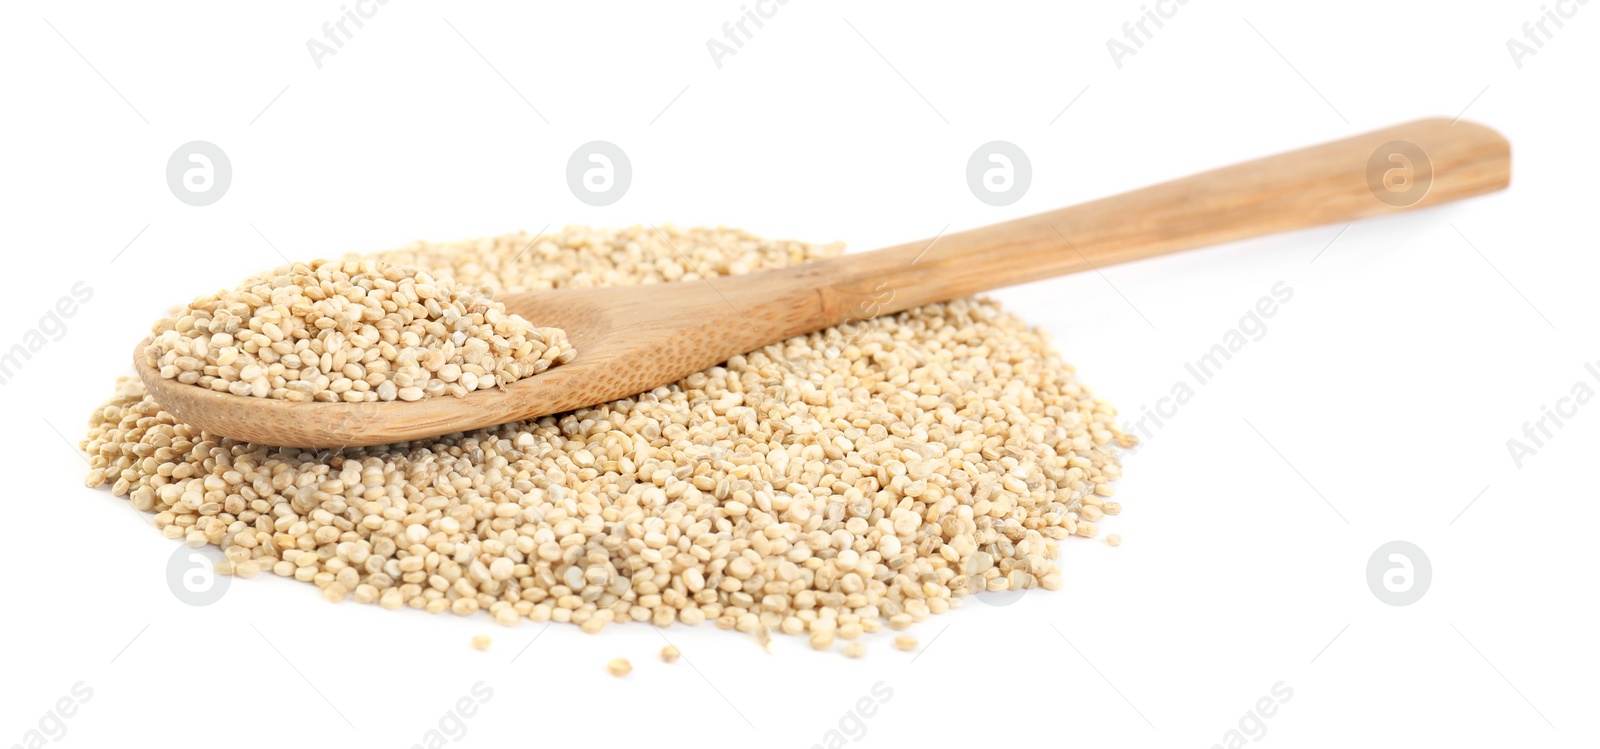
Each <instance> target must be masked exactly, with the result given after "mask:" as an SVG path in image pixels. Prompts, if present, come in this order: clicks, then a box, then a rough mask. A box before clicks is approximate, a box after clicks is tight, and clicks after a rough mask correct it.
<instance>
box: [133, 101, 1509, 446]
mask: <svg viewBox="0 0 1600 749" xmlns="http://www.w3.org/2000/svg"><path fill="white" fill-rule="evenodd" d="M1395 141H1403V142H1406V143H1410V144H1414V145H1415V146H1416V147H1417V148H1419V149H1420V150H1421V152H1422V153H1423V154H1425V155H1426V158H1425V162H1426V163H1425V164H1416V165H1413V166H1415V167H1417V173H1418V174H1426V170H1427V167H1428V166H1430V165H1431V178H1429V179H1428V181H1427V192H1426V194H1425V195H1424V196H1423V197H1422V198H1421V199H1420V200H1417V201H1416V202H1415V203H1412V204H1410V205H1405V206H1395V205H1390V204H1389V203H1386V202H1384V201H1383V200H1380V199H1379V197H1378V196H1377V194H1375V193H1374V190H1373V188H1372V187H1371V186H1370V184H1369V172H1370V171H1371V169H1369V160H1371V159H1372V157H1373V154H1374V152H1375V151H1376V150H1377V149H1379V147H1380V146H1384V145H1385V144H1388V143H1392V142H1395ZM1385 163H1386V162H1385ZM1510 168H1511V149H1510V144H1509V143H1507V142H1506V140H1505V139H1504V138H1502V137H1501V136H1500V135H1499V134H1498V133H1495V132H1494V131H1493V130H1490V129H1489V128H1486V127H1483V126H1481V125H1476V124H1473V123H1470V122H1454V123H1452V122H1451V121H1449V120H1444V119H1428V120H1418V121H1416V122H1411V123H1407V124H1404V125H1398V126H1396V127H1392V128H1387V129H1384V130H1378V131H1374V132H1370V133H1365V134H1363V135H1357V136H1355V137H1352V138H1347V139H1345V140H1340V141H1335V142H1332V143H1326V144H1323V145H1319V146H1313V147H1310V148H1305V149H1301V150H1298V151H1292V152H1289V153H1284V154H1279V155H1276V156H1269V157H1267V158H1263V159H1257V160H1255V161H1250V162H1246V163H1242V164H1236V165H1233V166H1228V167H1224V168H1221V169H1216V170H1213V171H1209V172H1204V173H1201V174H1196V175H1193V176H1190V177H1184V178H1182V179H1177V180H1173V181H1171V182H1165V183H1162V184H1159V185H1154V186H1151V187H1146V188H1143V189H1139V190H1134V191H1132V192H1126V193H1122V194H1119V195H1113V196H1111V197H1108V198H1102V199H1100V200H1095V201H1092V202H1089V203H1084V204H1081V205H1076V206H1072V207H1069V208H1062V209H1059V210H1055V211H1050V212H1047V213H1041V214H1038V215H1034V216H1028V217H1025V218H1020V219H1016V220H1014V221H1008V222H1005V223H1000V224H995V225H992V226H986V227H983V228H979V229H973V230H971V231H965V232H960V233H956V234H950V235H946V236H942V237H939V238H938V239H937V240H936V241H933V242H932V243H931V244H930V241H929V240H921V241H918V242H910V243H907V244H903V245H897V246H894V247H889V248H885V249H881V250H876V251H873V252H866V253H858V254H850V255H845V256H841V257H838V258H832V259H828V260H823V261H819V262H814V263H807V264H805V265H801V266H796V267H793V268H783V269H777V270H770V271H763V272H759V273H752V274H748V275H743V276H731V277H722V278H716V279H710V280H700V281H690V282H684V283H670V284H654V285H648V286H626V287H615V288H601V289H574V290H559V291H543V292H532V293H525V294H512V295H507V296H503V297H501V298H500V301H502V302H505V304H506V306H507V307H508V308H509V309H510V310H511V311H512V312H515V313H517V314H519V315H521V316H523V317H525V318H527V319H528V320H530V321H532V322H533V323H534V324H536V325H549V326H555V327H560V328H563V329H565V330H566V331H567V335H568V337H569V338H570V339H571V341H572V343H573V345H574V346H575V347H576V348H577V350H578V357H577V359H575V360H573V361H572V362H570V363H567V364H564V365H561V366H558V367H553V368H551V369H549V370H547V371H545V372H544V373H542V374H539V375H537V376H535V377H530V378H526V379H523V380H519V381H517V382H515V383H512V384H511V385H510V386H509V387H507V388H505V389H504V390H489V391H479V392H474V393H472V394H470V395H468V396H467V397H465V398H453V397H448V396H446V397H439V398H429V399H424V400H421V401H416V402H412V403H404V402H389V403H370V404H343V403H293V402H289V401H280V400H271V399H266V398H252V397H246V396H235V395H229V394H226V393H218V392H214V391H211V390H206V389H202V388H199V387H195V386H193V385H183V384H179V383H178V382H176V381H174V380H166V379H163V378H162V377H161V376H160V375H159V374H158V373H157V372H155V371H154V370H153V369H151V368H150V367H148V366H146V365H145V364H144V361H143V357H142V356H140V355H139V352H140V351H142V350H143V348H144V346H145V345H146V344H147V343H148V341H146V342H144V343H141V344H140V346H139V348H138V349H137V350H136V351H135V355H134V365H135V367H136V368H137V369H138V372H139V376H140V377H141V378H142V379H143V380H144V383H145V385H146V387H148V388H149V390H150V393H151V395H152V396H154V397H155V399H156V401H157V402H159V403H160V404H161V405H162V407H163V408H165V409H166V410H167V411H169V412H171V413H172V414H173V415H175V416H176V417H178V418H179V419H181V420H182V421H184V422H186V423H188V424H191V425H193V426H198V427H200V428H202V429H205V430H206V431H207V432H211V433H212V434H218V435H224V436H228V437H232V438H234V439H241V440H249V441H252V442H261V443H265V444H271V445H284V446H297V447H346V446H359V445H376V444H387V443H393V442H404V441H408V440H416V439H422V438H425V437H431V436H435V435H440V434H448V433H451V432H457V431H465V430H470V429H477V428H481V427H486V426H493V425H496V424H503V423H506V422H509V421H517V420H522V419H529V418H533V417H537V416H543V415H547V414H556V413H562V412H565V411H570V410H572V409H575V408H580V407H583V406H589V405H595V404H600V403H605V402H608V401H612V400H616V399H618V398H625V397H628V396H630V395H634V394H636V393H640V392H644V391H646V390H650V389H652V388H655V387H660V386H662V385H667V384H671V383H672V382H675V381H677V380H679V379H682V378H683V377H685V376H687V375H689V374H692V373H694V372H698V371H700V370H702V369H705V368H707V367H710V366H713V365H716V364H718V363H721V362H723V361H726V360H727V359H728V358H729V357H732V356H734V355H736V354H740V353H744V352H747V351H751V350H754V349H757V348H760V347H762V346H764V345H767V344H769V343H773V342H776V341H781V340H783V339H785V338H789V337H792V336H796V335H801V334H804V333H809V332H811V331H815V330H819V329H822V328H826V327H829V326H832V325H838V324H841V323H846V322H851V321H857V320H865V319H870V318H872V317H876V316H879V315H885V314H892V313H895V312H899V311H902V310H905V309H909V308H912V307H916V306H920V305H923V304H930V303H933V302H940V301H946V300H949V299H955V298H958V297H963V296H967V295H970V294H975V293H978V292H981V291H987V290H990V289H995V288H999V287H1002V286H1009V285H1012V284H1018V283H1025V282H1028V281H1036V280H1040V279H1044V278H1051V277H1054V276H1059V275H1064V274H1067V273H1074V272H1077V271H1081V270H1088V269H1091V268H1102V267H1105V266H1107V265H1113V264H1116V263H1123V262H1129V261H1132V260H1139V259H1143V258H1149V257H1154V256H1157V255H1163V254H1167V253H1172V252H1178V251H1181V250H1186V249H1191V248H1195V247H1203V246H1207V245H1213V244H1218V243H1222V242H1228V241H1232V240H1237V239H1243V238H1247V237H1254V236H1259V235H1263V234H1269V233H1273V232H1281V231H1290V230H1294V229H1302V228H1306V227H1311V226H1318V225H1322V224H1329V223H1340V222H1347V221H1354V220H1356V219H1361V218H1366V217H1369V216H1381V215H1387V214H1391V213H1398V212H1401V211H1408V210H1415V209H1418V208H1425V207H1428V206H1433V205H1439V204H1441V203H1447V202H1450V201H1454V200H1460V199H1462V198H1467V197H1471V196H1474V195H1481V194H1484V193H1488V192H1492V191H1495V190H1499V189H1502V188H1504V187H1506V185H1507V184H1508V183H1509V181H1510Z"/></svg>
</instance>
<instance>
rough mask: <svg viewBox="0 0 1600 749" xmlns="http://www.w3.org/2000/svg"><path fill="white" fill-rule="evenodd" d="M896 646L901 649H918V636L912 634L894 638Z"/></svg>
mask: <svg viewBox="0 0 1600 749" xmlns="http://www.w3.org/2000/svg"><path fill="white" fill-rule="evenodd" d="M894 646H895V647H897V648H899V649H901V650H916V649H917V638H915V637H912V636H911V635H900V636H899V637H896V638H894Z"/></svg>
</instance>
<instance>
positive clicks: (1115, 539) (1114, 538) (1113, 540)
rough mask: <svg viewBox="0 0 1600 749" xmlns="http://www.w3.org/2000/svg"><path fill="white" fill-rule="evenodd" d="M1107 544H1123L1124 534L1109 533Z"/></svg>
mask: <svg viewBox="0 0 1600 749" xmlns="http://www.w3.org/2000/svg"><path fill="white" fill-rule="evenodd" d="M1106 544H1107V545H1108V546H1121V545H1122V536H1119V535H1117V534H1115V533H1110V534H1107V535H1106Z"/></svg>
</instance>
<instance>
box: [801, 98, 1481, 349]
mask: <svg viewBox="0 0 1600 749" xmlns="http://www.w3.org/2000/svg"><path fill="white" fill-rule="evenodd" d="M1510 179H1511V145H1510V143H1508V142H1507V141H1506V139H1505V138H1504V137H1502V136H1501V135H1500V134H1499V133H1496V132H1495V131H1493V130H1491V129H1489V128H1487V127H1484V126H1482V125H1478V124H1475V123H1472V122H1464V121H1455V122H1452V121H1450V120H1446V119H1425V120H1417V121H1415V122H1409V123H1406V124H1403V125H1397V126H1395V127H1390V128H1386V129H1383V130H1376V131H1373V132H1369V133H1365V134H1362V135H1357V136H1354V137H1351V138H1346V139H1344V140H1339V141H1334V142H1332V143H1324V144H1322V145H1318V146H1311V147H1309V148H1303V149H1300V150H1296V151H1289V152H1287V153H1281V154H1278V155H1275V156H1268V157H1266V158H1262V159H1256V160H1254V161H1248V162H1244V163H1241V164H1235V165H1233V166H1227V167H1222V168H1220V169H1214V170H1212V171H1209V172H1202V173H1200V174H1195V175H1192V176H1189V177H1184V178H1181V179H1176V180H1173V181H1171V182H1164V183H1162V184H1158V185H1153V186H1151V187H1145V188H1142V189H1138V190H1133V191H1131V192H1125V193H1122V194H1120V195H1113V196H1111V197H1108V198H1101V199H1099V200H1095V201H1092V202H1089V203H1083V204H1080V205H1075V206H1071V207H1068V208H1062V209H1059V210H1054V211H1050V212H1047V213H1040V214H1036V215H1033V216H1028V217H1025V218H1020V219H1016V220H1013V221H1007V222H1005V223H1000V224H994V225H991V226H985V227H982V228H978V229H972V230H970V231H964V232H960V233H957V234H949V235H945V236H941V237H938V238H936V239H934V240H932V241H929V240H922V241H918V242H911V243H908V244H903V245H898V246H895V247H889V248H885V249H882V250H876V251H873V252H866V253H860V254H851V255H845V256H842V257H838V258H834V259H830V260H826V261H823V262H820V263H810V264H807V265H805V266H801V267H799V268H796V269H793V273H792V274H791V275H793V276H800V277H799V278H791V279H789V281H790V282H793V283H800V284H802V285H808V286H811V287H812V288H813V289H816V293H817V295H818V296H820V298H821V303H820V304H812V305H808V306H810V307H811V308H812V309H814V310H817V312H816V315H817V319H814V320H810V321H806V323H805V324H804V325H803V327H806V329H807V330H815V329H817V328H820V327H826V326H829V325H836V324H840V323H844V322H850V321H855V320H863V319H869V318H870V317H875V316H877V315H883V314H891V313H894V312H899V311H901V310H905V309H909V308H911V307H916V306H919V305H923V304H930V303H933V302H940V301H946V300H949V299H955V298H957V297H962V296H967V295H969V294H974V293H977V292H981V291H987V290H990V289H995V288H999V287H1002V286H1010V285H1013V284H1019V283H1026V282H1028V281H1037V280H1040V279H1044V278H1051V277H1054V276H1060V275H1065V274H1067V273H1075V272H1078V271H1083V270H1090V269H1095V268H1103V267H1105V266H1107V265H1113V264H1116V263H1125V262H1129V261H1133V260H1141V259H1144V258H1148V257H1155V256H1157V255H1165V254H1168V253H1172V252H1178V251H1180V250H1187V249H1192V248H1195V247H1204V246H1207V245H1214V244H1220V243H1223V242H1229V241H1233V240H1237V239H1245V238H1248V237H1255V236H1260V235H1263V234H1270V233H1273V232H1283V231H1291V230H1294V229H1304V228H1307V227H1312V226H1318V225H1322V224H1332V223H1340V222H1347V221H1354V220H1356V219H1360V218H1366V217H1369V216H1382V215H1387V214H1391V213H1398V212H1401V211H1409V210H1415V209H1417V208H1426V207H1428V206H1433V205H1439V204H1441V203H1448V202H1450V201H1453V200H1460V199H1462V198H1468V197H1472V196H1474V195H1481V194H1484V193H1488V192H1493V191H1495V190H1500V189H1502V188H1504V187H1505V186H1506V185H1507V184H1508V183H1509V182H1510ZM774 275H783V272H781V271H780V272H778V273H776V274H774ZM773 280H774V281H777V279H773ZM774 291H776V289H774Z"/></svg>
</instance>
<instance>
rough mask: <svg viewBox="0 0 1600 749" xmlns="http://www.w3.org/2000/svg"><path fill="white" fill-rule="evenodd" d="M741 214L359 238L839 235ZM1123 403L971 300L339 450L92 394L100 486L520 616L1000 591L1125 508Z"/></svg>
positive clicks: (646, 247) (641, 613) (679, 246)
mask: <svg viewBox="0 0 1600 749" xmlns="http://www.w3.org/2000/svg"><path fill="white" fill-rule="evenodd" d="M840 251H842V247H841V246H840V245H837V244H833V245H814V244H807V243H802V242H795V241H774V240H767V239H762V238H759V237H755V236H752V235H750V234H747V233H744V232H742V231H737V230H733V229H689V230H679V229H675V228H671V227H665V228H664V229H663V231H662V232H658V231H656V230H654V229H652V228H631V229H615V230H595V229H587V228H568V229H566V230H563V231H562V232H560V233H557V234H553V235H545V236H540V237H537V238H536V237H530V236H528V235H526V234H517V235H508V236H502V237H496V238H488V239H478V240H469V241H465V242H456V243H442V244H434V243H416V244H413V245H411V246H408V247H405V248H402V249H398V250H393V251H388V252H380V253H376V254H373V255H369V256H366V257H363V258H352V260H377V261H382V262H384V263H389V264H393V265H398V266H403V267H411V268H419V269H423V270H424V271H426V272H429V273H433V274H437V275H441V276H443V275H448V276H450V277H453V278H455V279H457V281H458V282H460V283H464V284H471V285H475V286H478V287H481V288H483V289H484V290H486V291H488V292H490V293H496V292H516V291H523V290H533V289H552V288H570V287H580V286H615V285H628V284H644V283H660V282H673V281H680V280H691V279H695V278H699V277H701V276H700V273H705V274H707V275H709V276H725V275H733V274H740V273H748V272H752V271H757V270H764V269H768V268H778V267H783V266H789V265H794V264H797V263H803V262H807V261H811V260H816V259H819V258H824V257H830V256H833V255H836V254H838V253H839V252H840ZM1114 416H1115V411H1114V410H1113V409H1112V408H1111V406H1110V405H1109V404H1107V403H1105V402H1103V401H1101V400H1099V399H1098V398H1096V397H1094V396H1093V395H1091V394H1090V393H1089V391H1088V390H1087V389H1085V388H1084V387H1083V386H1082V385H1080V384H1079V383H1078V382H1077V380H1076V378H1075V373H1074V370H1073V368H1072V367H1071V366H1069V365H1067V364H1064V363H1063V362H1062V361H1061V360H1060V358H1059V357H1058V355H1057V354H1056V352H1055V351H1054V349H1053V347H1052V346H1051V344H1050V342H1049V340H1048V339H1047V337H1046V336H1045V334H1043V333H1042V332H1040V331H1037V330H1033V329H1030V328H1029V327H1028V326H1026V325H1025V324H1024V323H1023V322H1022V321H1021V320H1020V319H1018V318H1017V317H1015V316H1013V315H1011V314H1009V313H1006V312H1004V311H1002V310H1001V309H1000V307H999V306H998V304H996V303H995V302H992V301H988V300H982V299H962V300H957V301H953V302H949V303H944V304H933V305H928V306H924V307H919V308H915V309H912V310H908V311H906V312H903V313H900V314H896V315H892V316H885V317H880V318H877V319H872V320H866V321H861V322H858V323H852V324H851V325H850V326H849V329H848V330H846V329H840V328H834V329H829V330H826V331H822V332H818V333H813V334H810V335H805V336H799V337H796V338H792V339H790V340H787V341H784V342H782V343H778V344H774V345H771V346H767V347H765V348H762V349H760V350H758V351H753V352H750V353H748V354H745V355H742V356H736V357H733V358H732V359H730V360H729V361H728V362H726V363H725V364H723V365H721V366H716V367H712V368H710V369H707V370H705V371H702V372H698V373H695V374H693V375H690V376H688V377H686V378H684V379H683V380H682V381H680V382H677V383H675V384H673V385H669V386H665V387H660V388H656V389H654V390H651V391H649V392H646V393H641V394H639V395H636V396H634V397H631V398H625V399H622V400H618V401H614V402H612V403H608V404H605V405H601V406H596V407H593V408H585V409H579V410H577V411H573V412H570V413H566V414H561V415H556V416H547V417H543V418H539V419H535V420H532V421H526V422H517V423H510V424H504V425H501V426H497V427H493V428H489V429H481V430H478V431H474V432H468V433H464V434H454V435H449V436H445V437H440V438H436V439H430V440H421V441H415V442H409V443H401V444H393V445H384V446H376V447H364V448H346V449H342V450H332V451H329V450H321V451H317V450H307V449H296V448H281V447H273V446H268V445H258V444H251V443H245V442H237V441H234V440H231V439H227V438H224V437H220V436H215V435H211V434H207V433H204V432H202V431H200V430H197V429H194V428H192V427H189V426H187V425H185V424H182V423H179V422H178V421H177V420H176V419H175V418H173V416H172V415H170V414H168V413H165V412H163V411H162V410H161V408H160V406H158V405H157V404H156V403H155V402H154V401H153V400H152V399H150V398H149V397H148V396H147V395H146V393H145V391H144V389H143V386H142V385H141V384H140V383H139V382H138V381H137V379H134V378H124V379H122V380H121V381H120V382H119V383H118V385H117V390H116V394H115V395H114V396H113V397H112V398H111V399H110V400H109V401H108V402H107V403H106V404H105V405H104V406H102V407H101V408H100V409H99V410H98V411H97V412H96V413H95V414H94V415H93V416H92V418H91V420H90V428H89V434H88V437H87V439H85V440H84V441H83V443H82V446H83V448H84V449H85V450H86V451H87V452H88V455H89V459H90V461H91V470H90V472H89V476H88V479H87V484H88V485H89V486H91V487H94V486H101V485H106V484H109V485H110V487H111V490H112V492H113V493H114V494H116V495H117V496H120V497H127V498H128V499H129V500H130V501H131V502H132V504H133V506H134V507H135V508H137V509H139V510H141V511H145V512H151V513H154V519H155V524H156V526H157V527H159V528H161V529H162V530H163V531H164V532H165V534H166V535H167V536H168V537H169V538H173V539H183V540H185V541H186V542H187V543H188V544H189V545H191V546H195V547H199V546H203V545H206V544H211V545H215V546H219V547H221V548H222V549H223V553H224V557H225V558H224V560H223V561H222V562H220V563H219V565H218V566H219V570H220V571H221V572H224V573H230V574H234V575H237V576H239V577H253V576H255V575H258V574H261V573H263V572H270V573H272V574H276V575H281V576H285V577H293V578H295V579H298V580H302V581H305V582H309V583H313V584H315V585H316V586H317V587H318V588H320V589H321V591H322V595H323V596H324V597H325V598H326V599H328V600H330V601H341V600H345V599H353V600H355V601H359V602H363V603H377V604H378V605H380V606H383V607H384V608H389V609H396V608H400V607H411V608H418V609H425V610H427V611H430V612H436V613H437V612H444V611H450V612H453V613H455V614H459V615H471V614H473V613H474V612H477V611H479V610H484V611H487V612H488V613H489V614H490V615H491V616H492V617H493V618H494V619H495V620H496V621H497V622H499V623H501V624H505V625H514V624H516V623H518V622H519V621H521V620H522V619H525V618H526V619H532V620H534V621H549V620H553V621H560V622H572V623H575V624H579V625H581V626H582V628H583V629H584V630H585V631H589V632H597V631H600V630H601V629H603V628H604V627H605V626H606V625H608V624H610V623H620V622H627V621H637V622H652V623H654V624H656V625H658V626H667V625H670V624H672V623H674V622H681V623H685V624H691V625H692V624H699V623H702V622H705V621H707V620H711V621H713V622H715V623H716V624H717V626H719V627H723V628H730V629H736V630H739V631H741V632H748V633H754V634H756V635H757V636H758V637H759V638H760V639H761V640H763V641H765V640H766V639H767V638H768V637H769V636H770V634H769V633H770V632H772V631H780V632H784V633H788V634H803V635H806V636H808V637H809V638H810V642H811V645H812V646H813V647H816V648H818V649H827V648H830V647H831V646H832V645H833V643H834V640H835V638H836V637H837V638H840V639H844V640H855V639H857V638H859V637H861V636H862V635H863V634H864V633H870V632H875V631H878V630H880V629H882V628H883V627H884V626H888V627H889V628H892V629H905V628H907V627H909V626H911V625H912V624H913V623H914V622H918V621H921V620H922V619H924V618H926V617H928V616H929V615H931V614H937V613H942V612H944V611H946V610H948V609H949V608H951V607H953V606H957V605H959V604H960V602H961V600H962V599H963V597H965V596H967V595H970V594H972V593H974V592H976V591H982V590H990V591H998V590H1007V589H1018V588H1032V587H1043V588H1046V589H1057V588H1060V587H1061V586H1062V583H1063V579H1062V573H1061V571H1060V570H1059V569H1058V568H1057V566H1056V564H1055V563H1054V561H1052V560H1053V559H1054V558H1055V557H1056V556H1057V553H1058V548H1057V544H1058V543H1059V542H1061V541H1063V540H1067V539H1071V538H1073V537H1079V538H1080V539H1081V538H1092V537H1094V536H1095V535H1096V534H1097V522H1099V521H1100V520H1101V519H1102V518H1103V517H1104V516H1106V515H1115V514H1117V513H1118V512H1119V511H1120V510H1121V507H1120V505H1119V504H1118V503H1117V502H1116V501H1114V500H1113V499H1111V497H1112V496H1113V487H1112V483H1111V482H1113V481H1114V480H1115V479H1117V478H1118V477H1119V476H1120V473H1121V470H1120V467H1119V465H1118V462H1117V452H1118V447H1119V446H1120V447H1128V446H1131V445H1132V444H1133V440H1132V438H1131V437H1128V436H1125V435H1123V434H1122V433H1121V432H1120V431H1119V430H1118V429H1117V427H1116V425H1115V422H1114Z"/></svg>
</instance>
